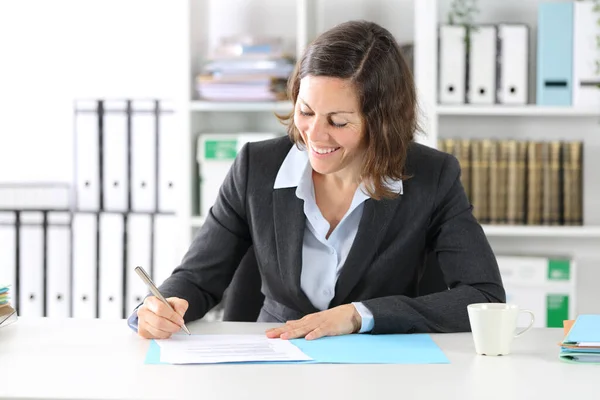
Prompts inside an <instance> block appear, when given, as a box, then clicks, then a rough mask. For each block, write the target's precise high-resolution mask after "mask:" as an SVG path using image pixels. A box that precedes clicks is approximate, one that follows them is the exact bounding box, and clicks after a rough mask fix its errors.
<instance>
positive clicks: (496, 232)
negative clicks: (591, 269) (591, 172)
mask: <svg viewBox="0 0 600 400" xmlns="http://www.w3.org/2000/svg"><path fill="white" fill-rule="evenodd" d="M203 223H204V217H198V216H195V217H192V218H191V220H190V225H191V226H192V227H193V228H198V227H200V226H202V224H203ZM482 226H483V230H484V232H485V234H486V235H487V236H490V237H513V236H514V237H520V238H522V237H555V238H598V239H600V226H545V225H482Z"/></svg>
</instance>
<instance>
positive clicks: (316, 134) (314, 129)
mask: <svg viewBox="0 0 600 400" xmlns="http://www.w3.org/2000/svg"><path fill="white" fill-rule="evenodd" d="M308 136H309V137H310V139H311V140H312V141H314V142H316V141H319V140H323V139H326V138H327V136H328V135H327V125H326V124H324V123H323V120H322V119H321V118H315V119H313V121H311V124H310V127H309V129H308Z"/></svg>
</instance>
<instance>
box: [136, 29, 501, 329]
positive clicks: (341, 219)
mask: <svg viewBox="0 0 600 400" xmlns="http://www.w3.org/2000/svg"><path fill="white" fill-rule="evenodd" d="M288 90H289V97H290V98H291V100H292V102H293V103H294V110H293V112H292V113H290V114H289V115H286V116H280V120H281V121H282V122H284V123H285V124H286V125H287V129H288V137H283V138H278V139H272V140H266V141H262V142H253V143H249V144H246V145H245V146H244V147H243V149H242V150H241V151H240V153H239V155H238V156H237V158H236V160H235V162H234V165H233V167H232V169H231V170H230V171H229V174H228V176H227V178H226V179H225V182H224V183H223V186H222V187H221V190H220V192H219V196H218V198H217V200H216V202H215V204H214V206H213V207H212V208H211V210H210V213H209V214H208V216H207V218H206V221H205V223H204V224H203V226H202V228H201V229H200V231H199V232H198V235H197V236H196V238H195V239H194V241H193V243H192V244H191V246H190V249H189V250H188V252H187V254H186V255H185V257H184V259H183V261H182V264H181V265H180V266H179V267H177V268H176V269H175V271H174V272H173V274H172V276H171V277H169V278H168V279H167V280H166V281H165V282H164V283H163V284H162V286H161V287H160V291H161V292H162V293H163V295H165V297H170V299H169V301H170V302H171V304H172V306H173V308H174V309H175V312H173V311H169V308H168V307H165V306H164V304H162V303H160V302H159V301H158V300H157V299H156V298H154V297H148V298H147V299H146V300H145V302H144V304H143V305H141V306H140V307H139V308H138V310H137V312H136V313H134V314H133V315H132V316H131V318H130V321H129V322H130V325H131V326H132V327H134V328H135V329H137V331H138V333H139V334H140V335H141V336H143V337H147V338H149V337H154V338H165V337H169V336H170V335H171V334H172V333H173V332H176V331H177V330H179V328H180V327H181V326H182V324H183V323H184V322H189V321H192V320H195V319H198V318H201V317H202V316H204V314H205V313H206V312H207V311H208V310H210V309H211V308H212V307H214V306H215V305H216V304H217V303H218V302H219V301H220V300H221V298H222V296H223V292H224V290H225V289H226V288H227V287H228V286H229V284H230V283H231V281H232V277H233V276H234V274H235V272H236V269H237V268H238V265H239V264H240V261H241V260H242V258H243V257H244V256H245V255H246V253H247V252H248V251H249V249H252V250H253V251H254V254H255V258H256V264H257V266H258V269H259V271H260V276H261V279H262V285H261V289H262V293H263V295H264V299H265V300H264V304H263V305H262V308H261V310H260V314H259V316H258V321H261V322H281V323H283V324H282V325H281V326H280V327H278V328H274V329H271V330H269V331H267V333H266V334H267V336H268V337H272V338H274V337H280V338H283V339H289V338H296V337H306V338H307V339H316V338H319V337H322V336H328V335H342V334H350V333H358V332H360V333H410V332H455V331H467V330H469V329H470V326H469V320H468V314H467V305H469V304H472V303H486V302H503V301H505V293H504V289H503V287H502V281H501V279H500V273H499V271H498V265H497V264H496V259H495V257H494V254H493V253H492V250H491V248H490V245H489V243H488V242H487V239H486V236H485V234H484V232H483V230H482V228H481V226H480V225H479V223H478V222H477V220H476V219H475V218H474V217H473V215H472V212H471V211H472V207H471V205H470V203H469V201H468V200H467V197H466V195H465V191H464V189H463V187H462V185H461V182H460V167H459V164H458V161H457V160H456V158H454V157H453V156H451V155H449V154H446V153H442V152H440V151H437V150H434V149H431V148H428V147H425V146H422V145H420V144H418V143H416V142H415V141H414V140H413V138H414V134H415V132H416V131H417V129H418V127H417V122H416V115H417V112H416V104H417V100H416V95H415V88H414V82H413V78H412V75H411V73H410V70H409V68H408V66H407V64H406V62H405V61H404V59H403V57H402V55H401V52H400V49H399V47H398V45H397V44H396V41H395V40H394V38H393V37H392V35H391V34H390V33H389V32H388V31H387V30H386V29H384V28H382V27H381V26H379V25H377V24H374V23H370V22H365V21H351V22H347V23H343V24H340V25H338V26H336V27H334V28H333V29H331V30H330V31H328V32H325V33H324V34H322V35H321V36H320V37H319V38H317V39H316V40H315V41H314V42H313V43H311V45H310V46H308V48H307V50H306V52H305V54H304V55H303V57H302V58H301V60H300V61H299V63H298V65H297V66H296V69H295V72H294V74H293V76H292V77H291V78H290V81H289V86H288ZM426 260H428V264H429V263H430V261H429V260H434V261H435V262H436V263H437V264H438V265H439V268H441V271H442V273H443V277H444V279H445V287H444V288H442V290H440V291H437V292H434V293H429V294H426V295H423V294H422V293H419V287H420V286H419V285H420V283H421V279H422V277H423V273H424V268H425V265H426ZM182 317H183V319H182Z"/></svg>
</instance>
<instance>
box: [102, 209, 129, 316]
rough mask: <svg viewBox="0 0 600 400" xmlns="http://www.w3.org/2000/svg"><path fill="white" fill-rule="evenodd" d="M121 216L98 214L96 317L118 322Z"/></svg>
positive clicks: (120, 277) (122, 233) (119, 313)
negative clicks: (98, 245) (98, 279)
mask: <svg viewBox="0 0 600 400" xmlns="http://www.w3.org/2000/svg"><path fill="white" fill-rule="evenodd" d="M124 220H125V219H124V217H123V215H122V214H108V213H103V214H100V228H99V231H100V254H99V261H100V262H99V264H98V268H99V269H100V271H99V273H100V282H99V284H100V288H99V293H98V307H99V315H98V316H99V317H100V318H106V319H120V318H124V316H123V255H124V254H123V250H124V245H123V242H124V241H123V235H124V228H125V222H124Z"/></svg>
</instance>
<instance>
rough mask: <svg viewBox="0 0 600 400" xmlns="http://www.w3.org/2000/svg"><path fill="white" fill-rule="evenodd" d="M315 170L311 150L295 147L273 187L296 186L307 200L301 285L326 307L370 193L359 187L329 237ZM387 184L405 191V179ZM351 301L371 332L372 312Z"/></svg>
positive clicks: (313, 300) (363, 327)
mask: <svg viewBox="0 0 600 400" xmlns="http://www.w3.org/2000/svg"><path fill="white" fill-rule="evenodd" d="M312 171H313V170H312V167H311V165H310V162H309V160H308V153H307V152H306V151H305V150H300V149H298V147H296V146H292V148H291V149H290V152H289V153H288V155H287V157H286V158H285V160H284V161H283V163H282V164H281V167H280V169H279V172H278V174H277V178H276V179H275V184H274V186H273V188H274V189H275V190H277V189H282V188H291V187H296V196H297V197H298V198H299V199H301V200H303V201H304V215H305V216H306V229H304V239H303V245H302V272H301V274H300V286H301V287H302V290H303V291H304V293H305V294H306V296H307V297H308V299H309V300H310V301H311V303H312V304H313V305H314V306H315V307H316V308H317V309H319V310H326V309H327V308H328V307H329V303H330V302H331V300H332V299H333V297H334V295H335V284H336V282H337V279H338V277H339V276H340V272H341V271H342V268H343V266H344V263H345V261H346V258H347V257H348V253H350V248H351V247H352V243H354V238H355V237H356V233H357V231H358V225H359V222H360V219H361V217H362V213H363V208H364V202H365V201H366V200H367V199H369V196H368V195H367V194H365V192H364V190H363V189H364V186H362V185H361V186H360V187H358V188H357V189H356V192H355V193H354V197H353V199H352V203H351V204H350V207H349V208H348V211H347V212H346V214H345V215H344V217H343V218H342V219H341V220H340V222H339V224H338V225H337V226H336V228H335V229H334V230H333V232H332V233H331V235H330V236H329V238H327V237H326V236H327V232H328V231H329V228H330V225H329V222H327V220H326V219H325V218H324V217H323V215H322V214H321V211H320V210H319V207H318V206H317V203H316V200H315V190H314V185H313V179H312ZM387 185H388V187H390V188H391V189H392V190H394V191H395V192H397V193H402V181H388V182H387ZM352 304H353V305H354V307H355V308H356V310H357V311H358V313H359V314H360V316H361V319H362V324H361V328H360V332H361V333H364V332H370V331H371V330H372V329H373V325H374V320H373V314H372V313H371V311H369V309H368V308H366V307H365V306H364V305H363V304H362V303H360V302H354V303H352Z"/></svg>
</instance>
